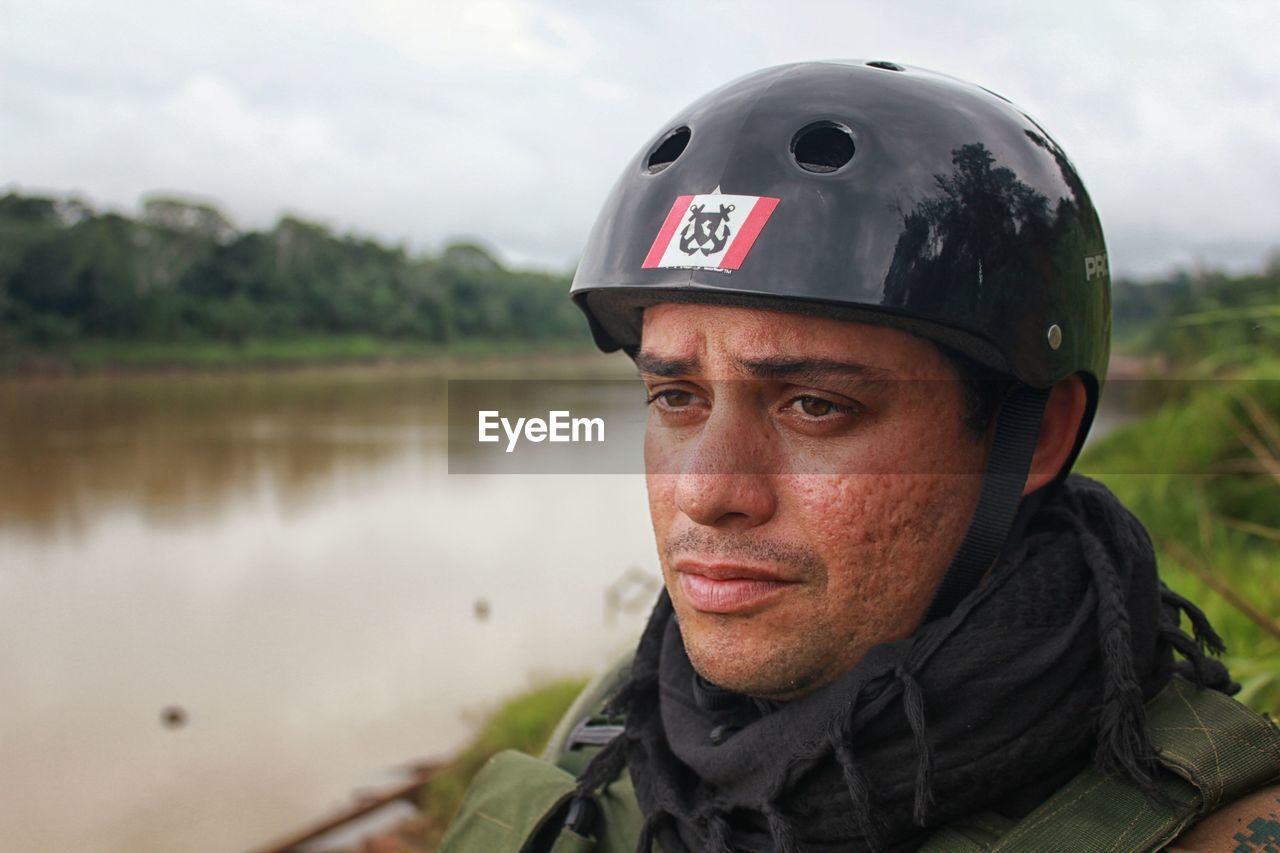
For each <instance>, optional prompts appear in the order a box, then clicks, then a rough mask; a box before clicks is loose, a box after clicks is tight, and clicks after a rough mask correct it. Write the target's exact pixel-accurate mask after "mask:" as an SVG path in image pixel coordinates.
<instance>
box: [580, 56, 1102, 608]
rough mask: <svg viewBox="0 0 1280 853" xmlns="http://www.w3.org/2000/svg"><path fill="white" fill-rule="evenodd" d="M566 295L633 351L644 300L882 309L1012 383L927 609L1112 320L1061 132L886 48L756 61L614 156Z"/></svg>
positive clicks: (611, 343) (1092, 382)
mask: <svg viewBox="0 0 1280 853" xmlns="http://www.w3.org/2000/svg"><path fill="white" fill-rule="evenodd" d="M571 294H572V296H573V298H574V300H575V301H576V302H577V304H578V305H579V306H580V307H581V308H582V310H583V311H584V312H586V315H587V318H588V320H589V321H590V324H591V330H592V334H593V335H594V336H595V339H596V343H597V344H598V345H599V346H600V347H601V348H602V349H604V350H605V351H612V350H616V349H619V348H621V349H624V350H626V351H627V352H628V353H630V354H632V355H634V354H635V352H636V350H637V349H638V347H639V343H640V328H641V319H642V313H643V309H644V307H645V306H646V305H652V304H655V303H658V302H678V301H679V302H682V301H697V302H716V303H723V304H738V305H747V306H753V307H759V308H772V309H776V310H783V311H795V312H802V313H814V314H819V315H822V316H826V317H835V318H841V319H849V320H856V321H859V322H864V323H876V324H881V325H888V326H893V327H896V328H900V329H904V330H907V331H911V332H914V333H916V334H919V335H921V336H923V337H926V338H929V339H932V340H935V341H937V342H938V343H941V344H944V345H946V346H949V347H951V348H952V349H955V350H958V351H960V352H961V353H963V354H965V355H967V356H969V357H970V358H972V359H974V360H975V361H977V362H979V363H981V364H983V365H986V366H987V367H990V368H993V369H995V370H996V371H998V372H1001V373H1004V374H1008V375H1010V376H1013V377H1015V378H1016V379H1017V380H1019V381H1020V383H1021V386H1020V389H1019V390H1018V391H1017V392H1015V393H1014V394H1012V395H1011V396H1010V397H1008V398H1007V399H1006V400H1005V402H1004V404H1003V405H1002V408H1001V412H1000V414H999V416H998V419H997V424H996V432H995V437H994V439H993V442H992V449H991V455H990V458H989V460H988V465H987V472H986V479H985V482H984V486H983V493H982V496H981V498H980V499H979V503H978V508H977V510H976V511H975V514H974V518H973V521H972V522H971V524H970V528H969V532H968V534H967V535H966V537H965V540H964V542H963V543H962V544H961V546H960V550H959V552H958V553H957V555H956V557H955V558H954V560H953V562H952V565H951V567H950V569H949V570H948V573H947V576H946V577H945V578H944V580H943V583H942V586H941V588H940V589H939V591H938V594H937V598H936V599H935V601H934V605H933V607H932V608H931V609H930V618H936V617H939V616H943V615H945V614H946V613H948V612H950V610H951V609H952V608H953V607H954V605H955V603H956V602H958V600H959V599H960V598H961V597H963V595H964V594H965V593H967V592H968V590H969V589H971V588H972V587H973V586H974V585H976V583H977V581H978V580H979V579H980V578H981V576H982V574H983V573H984V572H985V571H986V569H987V568H988V567H989V566H990V565H991V562H992V561H993V560H994V559H995V558H996V556H997V555H998V554H999V551H1000V549H1001V547H1002V546H1003V543H1004V540H1005V538H1006V537H1007V535H1008V531H1009V529H1010V527H1011V526H1012V524H1013V522H1014V520H1015V514H1016V512H1017V510H1018V507H1019V503H1020V498H1021V489H1022V484H1023V482H1024V481H1025V478H1026V474H1027V470H1028V469H1029V467H1030V462H1031V456H1032V453H1033V451H1034V448H1035V443H1036V436H1037V435H1038V432H1039V425H1040V418H1041V414H1042V412H1043V409H1044V403H1045V400H1046V399H1047V397H1048V389H1049V388H1050V387H1051V386H1052V385H1053V384H1054V383H1055V382H1057V381H1058V380H1060V379H1063V378H1065V377H1067V376H1071V375H1072V374H1080V375H1081V376H1082V377H1083V379H1084V381H1085V386H1086V389H1087V392H1088V406H1087V410H1086V412H1085V417H1084V420H1083V422H1082V424H1081V428H1080V431H1079V434H1078V435H1077V438H1076V447H1075V452H1078V451H1079V448H1080V446H1081V444H1082V443H1083V441H1084V436H1085V433H1086V432H1087V431H1088V427H1089V424H1090V422H1091V421H1092V419H1093V414H1094V412H1095V410H1096V407H1097V401H1098V394H1099V392H1100V389H1101V385H1102V381H1103V378H1104V377H1105V376H1106V368H1107V358H1108V352H1109V342H1110V331H1111V307H1110V273H1109V271H1108V265H1107V254H1106V245H1105V243H1104V241H1103V237H1102V227H1101V225H1100V224H1099V223H1098V216H1097V213H1096V212H1095V211H1094V208H1093V204H1092V202H1090V200H1089V195H1088V193H1086V192H1085V189H1084V184H1083V183H1082V182H1081V181H1080V178H1079V176H1078V175H1077V174H1076V171H1075V169H1074V167H1073V166H1072V165H1071V163H1070V161H1068V160H1067V156H1066V154H1065V153H1063V151H1062V149H1061V148H1060V147H1059V146H1058V144H1057V143H1056V142H1054V141H1053V139H1052V138H1051V137H1050V136H1049V134H1048V133H1047V132H1045V130H1044V129H1043V128H1042V127H1040V125H1039V124H1037V123H1036V122H1035V120H1033V119H1032V118H1030V117H1029V116H1027V115H1026V114H1025V113H1023V112H1022V111H1021V110H1019V109H1018V108H1017V107H1015V106H1014V105H1013V104H1011V103H1010V102H1009V101H1008V100H1006V99H1005V98H1003V97H1001V96H999V95H996V94H994V93H992V92H990V91H988V90H986V89H983V88H981V87H979V86H974V85H972V84H969V83H965V82H963V81H960V80H957V79H955V78H953V77H948V76H946V75H942V74H937V73H934V72H931V71H925V70H922V69H918V68H907V67H904V66H901V65H897V64H894V63H891V62H861V61H848V62H812V63H799V64H794V65H783V66H779V67H776V68H768V69H765V70H763V71H759V72H756V73H754V74H750V75H748V76H746V77H743V78H741V79H739V80H736V81H734V82H732V83H729V84H728V85H726V86H724V87H723V88H721V89H718V90H716V91H715V92H712V93H711V94H709V95H707V96H706V97H704V98H702V99H701V100H699V101H697V102H696V103H694V104H693V105H691V106H690V107H689V108H688V109H686V110H685V111H684V112H682V113H681V114H680V115H678V116H677V117H676V118H675V119H673V120H672V121H670V122H669V123H667V125H665V126H664V127H663V129H662V130H661V132H660V133H659V134H658V135H657V136H655V137H654V138H653V139H652V140H650V141H649V142H648V144H646V145H645V146H644V148H642V149H641V150H640V152H639V153H638V154H637V155H636V156H635V157H634V158H633V159H632V160H631V162H630V163H629V164H628V165H627V167H626V169H625V170H624V171H623V173H622V177H621V178H620V179H619V180H618V183H617V185H616V186H615V187H614V189H613V192H612V194H611V195H610V196H609V199H608V200H607V201H606V202H605V205H604V209H603V210H602V211H601V213H600V216H599V218H598V219H597V220H596V224H595V227H594V229H593V230H592V232H591V236H590V238H589V239H588V241H587V245H586V249H585V251H584V253H583V257H582V261H581V263H580V264H579V266H578V271H577V273H576V275H575V276H574V279H573V286H572V288H571ZM1075 452H1073V453H1072V457H1071V459H1070V460H1068V462H1067V465H1066V466H1064V469H1063V472H1064V473H1065V471H1066V469H1067V468H1069V467H1070V465H1071V462H1072V461H1074V457H1075Z"/></svg>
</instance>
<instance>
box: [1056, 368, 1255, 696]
mask: <svg viewBox="0 0 1280 853" xmlns="http://www.w3.org/2000/svg"><path fill="white" fill-rule="evenodd" d="M1278 375H1280V369H1277V365H1276V364H1275V363H1274V362H1270V363H1262V364H1259V365H1255V366H1254V367H1253V368H1250V369H1249V370H1248V371H1247V372H1244V373H1239V374H1237V375H1236V376H1234V377H1233V378H1231V379H1230V380H1228V381H1213V382H1196V383H1178V384H1175V385H1173V386H1172V388H1171V390H1172V396H1171V397H1170V399H1168V400H1167V401H1166V402H1165V403H1164V405H1163V406H1162V407H1161V408H1160V409H1159V410H1158V411H1156V412H1155V413H1154V414H1153V415H1152V416H1150V417H1148V418H1144V419H1142V420H1140V421H1137V422H1135V423H1132V424H1130V425H1129V426H1127V427H1125V428H1123V429H1121V430H1117V431H1116V432H1115V433H1113V434H1112V435H1109V436H1108V437H1107V438H1106V439H1104V440H1103V441H1101V442H1099V443H1098V444H1097V445H1095V446H1093V447H1091V448H1090V450H1089V452H1088V453H1086V454H1085V455H1084V457H1083V458H1082V459H1081V462H1080V465H1079V466H1078V467H1079V469H1080V470H1081V471H1082V473H1085V474H1088V475H1089V476H1093V477H1095V478H1096V479H1099V480H1101V481H1102V482H1104V483H1106V485H1107V486H1108V487H1110V488H1111V490H1112V491H1114V492H1115V493H1116V495H1117V496H1118V497H1119V498H1120V500H1121V501H1122V502H1124V504H1125V505H1126V506H1128V507H1129V508H1130V509H1131V510H1132V511H1133V512H1134V513H1135V514H1136V515H1137V516H1138V518H1140V519H1141V520H1142V521H1143V523H1144V524H1145V525H1146V526H1147V529H1148V531H1149V532H1150V533H1151V537H1152V540H1153V542H1154V543H1155V546H1156V550H1157V552H1158V554H1159V558H1160V566H1161V574H1162V576H1163V577H1164V579H1165V582H1166V583H1167V584H1168V585H1169V586H1171V587H1172V588H1173V589H1175V590H1176V591H1178V592H1180V593H1182V594H1183V595H1184V596H1186V597H1187V598H1189V599H1191V600H1192V601H1193V602H1195V603H1196V604H1197V605H1199V606H1200V607H1201V609H1203V610H1204V611H1205V613H1206V614H1207V615H1208V616H1209V619H1210V621H1211V622H1212V623H1213V624H1214V626H1215V627H1216V628H1217V630H1218V633H1219V634H1221V635H1222V638H1223V640H1224V641H1225V642H1226V646H1227V654H1226V655H1225V656H1224V661H1225V662H1226V663H1227V665H1228V666H1229V667H1230V669H1231V671H1232V674H1233V676H1234V677H1235V678H1236V680H1237V681H1239V682H1240V683H1241V685H1242V691H1241V693H1240V695H1239V697H1238V698H1240V699H1241V700H1242V701H1244V702H1245V703H1247V704H1249V705H1251V706H1252V707H1253V708H1255V709H1256V710H1258V711H1263V712H1268V713H1270V714H1272V715H1273V716H1274V715H1280V620H1278V619H1277V617H1276V614H1280V548H1278V547H1277V544H1276V541H1277V538H1280V382H1276V381H1275V380H1274V379H1269V378H1266V377H1274V376H1278Z"/></svg>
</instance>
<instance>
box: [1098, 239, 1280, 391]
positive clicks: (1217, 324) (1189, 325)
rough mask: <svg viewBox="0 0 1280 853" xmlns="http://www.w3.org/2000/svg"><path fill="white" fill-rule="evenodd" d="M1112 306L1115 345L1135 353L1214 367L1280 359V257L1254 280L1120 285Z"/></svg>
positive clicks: (1183, 278)
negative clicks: (1118, 344) (1119, 344)
mask: <svg viewBox="0 0 1280 853" xmlns="http://www.w3.org/2000/svg"><path fill="white" fill-rule="evenodd" d="M1111 303H1112V317H1113V322H1114V330H1115V335H1116V338H1117V339H1118V340H1119V341H1120V342H1121V343H1122V345H1123V347H1124V348H1125V349H1128V350H1131V351H1134V352H1140V353H1147V354H1162V355H1165V356H1167V357H1169V358H1170V359H1172V360H1173V361H1175V362H1179V363H1190V362H1206V361H1207V362H1208V363H1207V364H1206V366H1208V367H1226V366H1230V365H1231V364H1241V363H1250V362H1256V361H1258V360H1259V359H1262V358H1275V357H1278V356H1280V254H1274V255H1273V256H1272V257H1271V259H1270V260H1269V261H1268V262H1267V264H1266V265H1265V267H1264V269H1263V270H1262V271H1260V272H1258V273H1253V274H1249V275H1237V276H1229V275H1226V274H1224V273H1220V272H1200V273H1197V274H1195V275H1191V274H1188V273H1185V272H1181V273H1178V274H1176V275H1174V276H1172V277H1170V278H1167V279H1164V280H1160V281H1152V282H1142V283H1139V282H1135V281H1131V280H1125V279H1121V280H1119V281H1116V282H1115V283H1114V285H1113V286H1112V297H1111Z"/></svg>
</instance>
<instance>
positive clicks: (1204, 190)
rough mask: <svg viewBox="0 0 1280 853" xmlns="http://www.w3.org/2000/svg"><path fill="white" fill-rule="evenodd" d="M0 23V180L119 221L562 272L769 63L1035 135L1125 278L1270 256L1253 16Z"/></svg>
mask: <svg viewBox="0 0 1280 853" xmlns="http://www.w3.org/2000/svg"><path fill="white" fill-rule="evenodd" d="M10 13H11V14H10ZM6 17H7V20H6V30H7V32H6V34H5V35H4V39H5V41H4V43H3V44H2V45H0V47H2V48H3V50H0V139H3V140H4V143H3V144H0V175H3V176H4V180H11V181H13V182H15V183H16V185H19V186H30V187H37V186H38V187H47V188H51V189H59V190H80V191H83V192H85V193H87V194H88V195H89V196H90V197H92V198H94V199H96V200H98V201H100V202H106V203H110V204H114V205H121V206H132V205H134V204H135V203H136V202H137V200H138V199H139V198H140V197H141V196H142V195H143V194H144V193H146V192H148V191H150V190H154V189H167V190H176V191H181V190H186V191H191V192H195V193H198V194H201V195H206V196H212V197H214V198H216V199H219V200H220V201H221V203H222V204H223V206H224V207H225V208H226V209H227V211H228V212H229V213H230V214H231V215H232V216H233V218H234V219H236V220H237V221H239V222H241V223H244V224H248V225H257V226H261V225H269V224H270V223H271V222H272V221H273V220H274V218H275V216H276V215H277V214H278V213H279V212H280V211H281V210H283V209H292V210H299V211H302V212H304V213H306V214H308V215H310V216H312V217H314V218H318V219H322V220H328V221H330V222H332V223H334V224H335V225H336V226H338V227H339V228H340V229H345V228H353V229H355V230H357V231H360V232H362V233H368V234H373V235H376V236H380V237H382V238H384V239H388V240H405V241H408V242H409V243H411V244H413V245H417V246H438V245H439V244H440V243H441V242H442V241H443V240H445V239H447V238H448V237H450V236H451V235H459V234H470V235H479V236H483V237H485V238H486V239H487V240H488V241H489V242H491V243H493V244H495V245H496V246H497V247H498V248H499V249H500V250H501V251H502V252H504V253H505V254H507V255H508V256H509V257H512V258H515V259H518V260H532V261H535V262H538V263H543V264H549V265H552V266H559V267H563V266H565V265H567V264H568V263H570V262H572V260H573V259H574V257H575V256H576V255H577V253H578V251H579V248H580V246H581V243H582V240H583V239H584V238H585V236H586V232H587V230H588V228H589V226H590V223H591V220H592V218H593V216H594V213H595V210H596V208H597V206H598V204H599V203H600V201H601V199H602V198H603V196H604V194H605V192H607V190H608V188H609V186H611V184H612V182H613V180H614V178H615V176H616V172H617V170H618V169H619V168H620V167H621V165H622V163H623V162H624V161H625V160H626V158H627V157H629V156H630V155H631V153H632V152H633V151H634V150H635V149H636V148H637V147H638V146H639V145H640V144H641V143H642V142H643V141H644V140H645V139H646V138H647V137H648V136H649V135H650V134H651V133H653V132H654V131H655V130H657V128H658V127H659V126H660V125H661V124H662V123H663V122H664V121H666V120H667V119H668V118H669V117H670V116H671V115H672V114H673V113H675V112H676V111H677V110H679V109H680V108H681V107H683V106H684V105H685V104H686V103H688V102H689V101H691V100H692V99H693V98H695V97H697V96H699V95H701V94H703V93H704V92H706V91H708V90H710V89H711V88H713V87H715V86H718V85H720V84H721V83H724V82H726V81H728V80H729V79H732V78H733V77H736V76H738V75H740V74H742V73H745V72H747V71H749V70H751V69H754V68H757V67H761V66H764V65H768V64H773V63H777V62H783V61H791V60H796V59H804V58H824V57H839V56H863V57H882V58H890V59H896V60H898V61H903V62H908V63H912V64H919V65H924V66H926V67H933V68H938V69H941V70H945V71H948V72H949V73H953V74H955V75H956V76H960V77H965V78H968V79H972V80H974V81H975V82H978V83H981V84H983V85H986V86H988V87H990V88H992V89H994V90H996V91H999V92H1001V93H1003V94H1005V95H1007V96H1009V97H1010V98H1012V99H1013V100H1014V101H1015V102H1017V103H1019V104H1021V105H1022V106H1024V107H1025V108H1027V109H1028V110H1029V111H1030V112H1031V113H1032V114H1033V115H1036V116H1037V117H1038V118H1040V119H1042V120H1043V121H1044V122H1045V124H1046V126H1047V127H1049V128H1050V129H1051V130H1052V131H1053V132H1054V134H1055V136H1057V137H1058V139H1059V141H1060V142H1062V143H1063V145H1064V146H1065V147H1066V149H1067V150H1068V151H1069V152H1071V155H1072V158H1073V160H1074V161H1075V162H1076V165H1077V166H1078V167H1079V168H1080V170H1081V172H1082V173H1083V174H1084V176H1085V179H1086V182H1087V184H1088V186H1089V187H1090V189H1091V191H1092V193H1093V194H1094V196H1095V200H1096V201H1097V203H1098V205H1099V207H1100V209H1101V211H1102V214H1103V218H1104V222H1105V224H1106V225H1107V227H1108V230H1109V239H1110V242H1111V244H1112V249H1113V255H1114V256H1115V259H1116V260H1115V266H1116V267H1117V268H1118V269H1121V270H1126V269H1127V270H1131V271H1132V270H1137V271H1142V272H1154V271H1159V270H1161V269H1163V268H1164V267H1166V266H1168V265H1169V263H1171V262H1183V263H1185V262H1187V261H1188V260H1190V259H1191V258H1193V257H1196V256H1200V257H1203V258H1205V259H1206V260H1208V261H1210V262H1212V261H1214V260H1215V259H1217V258H1221V259H1224V260H1231V261H1233V262H1239V261H1242V260H1243V261H1245V262H1247V261H1249V260H1250V259H1256V258H1261V257H1262V256H1263V254H1264V253H1265V252H1266V250H1267V248H1268V247H1269V246H1271V245H1273V244H1274V243H1276V242H1277V241H1278V240H1280V236H1277V235H1280V166H1277V165H1276V157H1275V152H1276V151H1280V52H1277V51H1275V50H1274V44H1275V43H1276V42H1277V41H1280V25H1278V23H1277V20H1276V19H1277V16H1276V15H1275V14H1274V4H1273V3H1272V2H1270V0H1237V2H1233V3H1230V4H1213V3H1209V2H1199V0H1179V1H1178V2H1157V0H1148V2H1140V3H1129V4H1123V5H1120V4H1112V5H1108V4H1106V3H1104V2H1102V0H1082V2H1079V3H1075V4H1072V5H1070V6H1062V5H1058V6H1043V5H1032V4H1025V3H1023V4H1019V3H1013V2H1011V0H1001V2H985V3H984V2H969V3H962V2H941V1H940V0H938V2H928V3H918V4H910V5H907V4H898V5H897V6H893V7H885V6H884V4H880V3H871V2H834V0H832V2H804V3H799V2H797V3H789V4H778V3H773V2H765V0H741V2H734V3H730V2H728V0H704V2H691V0H679V2H678V1H677V0H655V2H651V3H647V4H644V5H641V4H638V3H637V4H631V3H618V4H599V3H595V4H589V3H585V2H577V0H480V2H470V3H444V2H430V3H428V2H421V0H419V2H412V1H411V0H373V2H366V3H357V2H354V0H328V2H322V3H312V4H307V5H306V6H301V5H299V4H295V3H285V2H283V0H259V2H252V3H251V2H248V0H232V2H227V3H223V4H219V5H217V6H212V7H211V6H208V5H207V4H205V5H200V6H196V5H193V4H182V3H174V4H164V5H155V4H152V3H144V2H142V0H118V2H116V3H113V4H111V5H110V6H103V5H102V4H93V3H89V2H87V0H86V2H67V1H66V0H46V2H44V3H40V4H26V5H25V6H23V7H22V8H17V7H16V6H15V7H14V8H12V9H11V10H9V11H8V12H7V13H6ZM1224 247H1229V248H1224Z"/></svg>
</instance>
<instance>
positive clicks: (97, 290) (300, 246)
mask: <svg viewBox="0 0 1280 853" xmlns="http://www.w3.org/2000/svg"><path fill="white" fill-rule="evenodd" d="M567 290H568V279H567V277H565V276H558V275H549V274H545V273H538V272H529V271H521V270H510V269H506V268H504V267H503V265H502V264H500V263H499V262H498V261H497V260H496V259H495V258H494V257H493V256H492V255H491V254H490V253H488V252H487V251H485V249H483V248H482V247H480V246H478V245H475V244H470V243H462V244H455V245H451V246H449V247H448V248H446V249H445V250H444V251H443V252H442V253H441V254H440V255H439V256H438V257H424V256H411V255H409V254H408V253H407V252H406V251H405V250H404V249H403V248H393V247H388V246H384V245H381V244H379V243H377V242H375V241H373V240H368V239H361V238H356V237H351V236H337V235H335V234H333V233H332V232H331V231H330V230H329V229H328V228H326V227H325V226H323V225H318V224H315V223H312V222H306V221H303V220H301V219H297V218H295V217H284V218H282V219H281V220H280V221H279V223H278V224H277V225H276V226H275V227H274V228H273V229H272V230H270V231H240V230H238V229H237V228H236V227H235V226H234V225H232V223H231V222H230V221H229V220H228V219H227V217H226V216H224V215H223V214H222V213H221V212H220V211H219V210H217V209H216V208H214V207H212V206H210V205H208V204H202V203H197V202H192V201H188V200H183V199H179V198H167V197H156V198H149V199H147V200H146V201H145V203H144V206H143V210H142V213H141V215H140V216H139V217H137V218H132V217H129V216H124V215H121V214H118V213H111V212H99V211H96V210H94V209H93V208H91V207H90V206H89V205H87V204H85V203H84V202H81V201H78V200H75V199H57V198H41V197H32V196H22V195H18V194H16V193H10V194H9V195H6V196H3V197H0V350H3V349H4V348H6V347H9V348H12V347H21V346H36V347H52V348H56V347H58V346H60V345H65V344H68V343H71V342H73V341H76V340H82V339H86V338H90V339H107V340H145V341H170V342H183V341H192V342H197V341H209V340H219V341H232V342H235V341H243V340H247V339H251V338H264V337H287V336H310V335H337V334H352V333H354V334H367V335H372V336H377V337H382V338H395V339H416V340H421V341H427V342H439V343H441V344H448V343H451V342H457V341H461V340H467V339H484V340H492V341H541V340H549V339H556V338H580V339H581V338H585V337H586V323H585V320H584V319H583V317H582V316H581V313H580V312H579V311H578V310H577V309H576V308H574V307H573V306H572V305H571V304H570V303H569V301H568V300H567V299H566V298H565V294H566V292H567Z"/></svg>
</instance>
